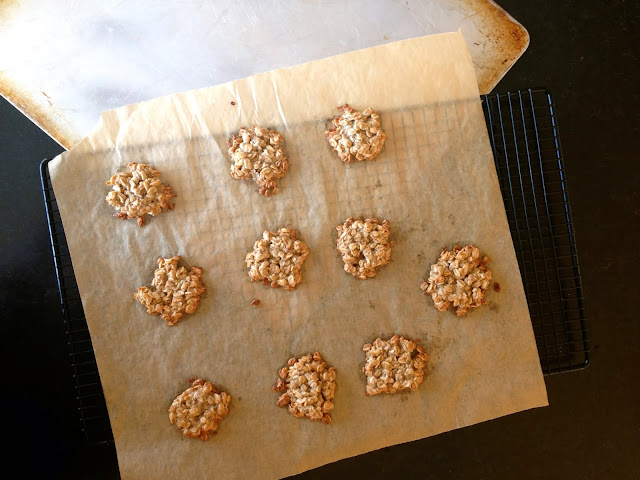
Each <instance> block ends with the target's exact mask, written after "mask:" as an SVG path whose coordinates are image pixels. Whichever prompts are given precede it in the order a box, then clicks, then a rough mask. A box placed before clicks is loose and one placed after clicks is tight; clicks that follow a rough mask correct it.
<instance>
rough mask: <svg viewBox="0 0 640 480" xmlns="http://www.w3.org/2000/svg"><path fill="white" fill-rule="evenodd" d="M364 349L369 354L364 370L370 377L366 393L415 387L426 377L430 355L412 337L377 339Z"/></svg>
mask: <svg viewBox="0 0 640 480" xmlns="http://www.w3.org/2000/svg"><path fill="white" fill-rule="evenodd" d="M362 350H363V351H364V352H365V357H366V363H365V366H364V367H363V368H362V372H363V373H364V374H365V375H366V377H367V386H366V387H365V393H366V394H367V395H377V394H378V393H396V392H399V391H401V390H406V389H410V390H416V389H417V388H418V386H419V385H420V384H421V383H422V381H423V380H424V367H425V364H426V362H427V361H428V360H429V356H428V355H427V354H426V353H425V352H424V350H423V349H422V347H420V346H417V345H416V343H415V342H414V341H412V340H409V339H407V338H404V337H401V336H398V335H394V336H393V337H391V338H390V339H388V340H382V339H380V338H377V339H376V340H375V341H374V342H373V343H367V344H366V345H365V346H364V347H362Z"/></svg>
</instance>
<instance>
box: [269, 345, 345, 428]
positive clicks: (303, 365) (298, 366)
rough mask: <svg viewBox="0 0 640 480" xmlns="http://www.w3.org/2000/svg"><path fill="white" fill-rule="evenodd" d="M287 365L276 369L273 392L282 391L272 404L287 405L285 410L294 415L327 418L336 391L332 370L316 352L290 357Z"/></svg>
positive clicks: (334, 376)
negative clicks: (277, 373)
mask: <svg viewBox="0 0 640 480" xmlns="http://www.w3.org/2000/svg"><path fill="white" fill-rule="evenodd" d="M287 365H288V366H287V367H284V368H283V369H281V370H280V373H279V376H280V378H279V379H278V382H277V383H276V384H275V386H274V387H273V390H274V391H276V392H284V393H283V394H282V395H280V397H279V398H278V401H277V402H276V405H277V406H279V407H284V406H288V408H289V412H290V413H291V414H292V415H293V416H294V417H298V418H305V417H306V418H308V419H310V420H314V421H315V420H321V421H322V423H324V424H328V423H330V422H331V416H330V415H329V412H330V411H331V410H332V409H333V401H332V400H333V397H334V395H335V391H336V371H335V369H334V368H333V367H329V366H328V365H327V363H326V362H325V361H324V360H323V359H322V357H321V356H320V354H319V353H318V352H315V353H314V354H313V355H311V354H310V353H309V354H308V355H304V356H302V357H300V358H298V359H296V358H291V359H290V360H289V362H288V363H287Z"/></svg>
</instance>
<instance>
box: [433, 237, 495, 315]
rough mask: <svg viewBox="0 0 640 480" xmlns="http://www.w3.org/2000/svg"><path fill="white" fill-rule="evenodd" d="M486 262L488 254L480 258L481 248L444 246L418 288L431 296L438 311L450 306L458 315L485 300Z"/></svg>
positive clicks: (489, 277)
mask: <svg viewBox="0 0 640 480" xmlns="http://www.w3.org/2000/svg"><path fill="white" fill-rule="evenodd" d="M488 262H489V257H486V256H483V257H481V256H480V250H479V249H478V248H477V247H474V246H473V245H467V246H466V247H464V248H461V247H459V246H457V245H456V246H455V247H454V249H453V250H446V249H443V250H442V253H441V254H440V258H438V261H437V262H436V263H434V264H433V265H431V269H430V270H429V278H428V279H427V280H426V281H425V282H423V283H422V285H421V287H420V288H421V289H422V291H423V292H424V294H425V295H428V294H430V295H431V298H432V299H433V303H434V304H435V306H436V308H437V309H438V310H440V311H441V312H444V311H446V310H447V308H449V306H450V305H453V306H454V307H455V310H456V315H458V316H459V317H461V316H462V315H464V314H466V313H467V311H468V310H469V309H470V308H477V307H479V306H481V305H485V304H486V303H487V301H486V300H485V299H484V294H485V292H486V291H487V288H488V287H489V284H490V283H491V270H488V269H487V267H486V264H487V263H488Z"/></svg>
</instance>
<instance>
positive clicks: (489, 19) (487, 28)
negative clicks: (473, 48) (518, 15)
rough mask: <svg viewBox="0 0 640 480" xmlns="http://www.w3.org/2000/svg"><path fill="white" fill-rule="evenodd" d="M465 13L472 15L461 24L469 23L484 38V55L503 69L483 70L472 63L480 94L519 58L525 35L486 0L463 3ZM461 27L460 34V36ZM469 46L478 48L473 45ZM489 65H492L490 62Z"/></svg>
mask: <svg viewBox="0 0 640 480" xmlns="http://www.w3.org/2000/svg"><path fill="white" fill-rule="evenodd" d="M461 3H462V4H463V5H466V9H467V10H468V11H469V12H472V13H471V14H470V15H468V16H467V18H466V19H465V21H469V22H472V23H473V24H474V25H475V27H476V28H477V30H478V32H480V33H482V35H483V36H485V37H486V41H483V42H482V43H483V44H484V45H485V46H486V47H488V48H487V50H486V51H487V53H488V54H489V55H490V56H491V57H493V60H494V61H495V63H497V64H499V65H501V66H502V67H503V68H501V69H496V68H487V67H485V66H483V65H479V64H478V63H476V62H475V61H474V62H473V65H474V69H475V71H476V77H477V79H478V88H479V90H480V93H481V94H486V93H489V92H491V90H493V87H495V86H496V84H497V83H498V82H499V81H500V79H501V78H502V77H503V76H504V75H505V73H506V72H507V71H508V70H509V69H510V68H511V66H512V65H513V64H514V63H515V62H516V61H517V60H518V59H519V58H520V57H521V56H522V54H523V53H524V52H525V50H526V49H527V47H528V46H529V33H528V32H527V30H526V29H525V28H524V27H523V26H522V25H520V24H519V23H518V22H517V21H516V20H515V19H514V18H513V17H511V16H510V15H509V14H508V13H507V12H506V11H505V10H503V9H502V8H501V7H500V6H498V5H496V4H495V3H494V2H492V1H490V0H464V1H461ZM464 30H465V29H464V25H462V33H463V35H464ZM473 45H479V43H478V42H474V43H473ZM491 63H493V62H491Z"/></svg>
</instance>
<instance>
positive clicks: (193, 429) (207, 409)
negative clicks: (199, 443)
mask: <svg viewBox="0 0 640 480" xmlns="http://www.w3.org/2000/svg"><path fill="white" fill-rule="evenodd" d="M230 403H231V395H228V394H227V393H226V392H220V391H218V390H217V389H216V388H215V387H214V386H213V385H212V384H211V383H210V382H206V381H204V380H203V379H201V378H198V379H196V380H193V385H192V386H191V387H189V388H187V389H186V390H185V391H184V392H182V393H181V394H180V395H178V396H176V398H175V400H174V401H173V403H172V404H171V407H170V408H169V421H170V422H171V424H173V425H176V427H178V429H179V430H180V431H181V432H182V434H183V435H184V436H186V437H189V438H199V439H201V440H203V441H206V440H207V439H208V438H209V435H211V434H216V433H218V426H219V425H220V422H221V421H222V419H223V418H224V417H226V416H227V415H228V414H229V404H230Z"/></svg>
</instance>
